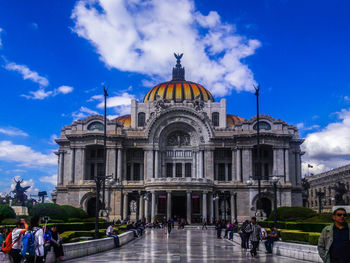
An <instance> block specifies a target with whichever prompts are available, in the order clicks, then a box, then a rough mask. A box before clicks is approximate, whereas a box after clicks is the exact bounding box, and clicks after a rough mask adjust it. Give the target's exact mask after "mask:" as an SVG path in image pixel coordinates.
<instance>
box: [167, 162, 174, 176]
mask: <svg viewBox="0 0 350 263" xmlns="http://www.w3.org/2000/svg"><path fill="white" fill-rule="evenodd" d="M166 177H173V164H172V163H167V164H166Z"/></svg>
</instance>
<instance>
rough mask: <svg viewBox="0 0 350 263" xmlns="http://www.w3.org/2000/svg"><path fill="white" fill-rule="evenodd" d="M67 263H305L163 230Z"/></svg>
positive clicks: (200, 234) (210, 235) (206, 235)
mask: <svg viewBox="0 0 350 263" xmlns="http://www.w3.org/2000/svg"><path fill="white" fill-rule="evenodd" d="M65 262H75V263H83V262H110V263H114V262H155V263H161V262H239V263H246V262H255V263H262V262H266V263H267V262H271V263H292V262H293V263H300V262H304V261H300V260H296V259H292V258H286V257H280V256H273V255H266V254H265V253H264V252H259V253H258V256H257V257H256V258H252V257H251V256H250V254H249V252H245V251H244V250H242V249H241V248H240V246H239V245H238V244H232V243H230V242H227V241H225V240H222V239H216V235H215V230H212V229H209V230H203V231H202V230H199V229H184V230H177V229H175V230H173V231H172V232H171V234H170V235H169V236H168V235H167V234H164V232H163V230H161V229H155V230H147V233H146V235H144V236H143V237H142V238H139V239H136V240H133V241H131V242H130V243H128V244H126V245H124V246H122V247H121V248H116V249H113V250H110V251H106V252H103V253H99V254H95V255H91V256H88V257H83V258H77V259H73V260H70V261H65Z"/></svg>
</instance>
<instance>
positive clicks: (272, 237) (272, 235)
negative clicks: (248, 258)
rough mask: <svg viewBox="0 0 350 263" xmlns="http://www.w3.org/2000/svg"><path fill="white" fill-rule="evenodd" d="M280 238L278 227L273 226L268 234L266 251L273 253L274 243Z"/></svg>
mask: <svg viewBox="0 0 350 263" xmlns="http://www.w3.org/2000/svg"><path fill="white" fill-rule="evenodd" d="M277 240H278V229H277V228H276V227H275V226H271V228H270V232H269V233H268V234H267V238H266V242H265V248H266V253H268V254H272V248H273V243H274V242H275V241H277Z"/></svg>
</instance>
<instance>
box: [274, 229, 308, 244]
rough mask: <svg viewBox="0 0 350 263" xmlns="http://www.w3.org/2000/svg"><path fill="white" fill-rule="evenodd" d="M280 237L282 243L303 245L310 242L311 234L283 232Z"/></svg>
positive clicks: (296, 231)
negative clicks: (295, 242)
mask: <svg viewBox="0 0 350 263" xmlns="http://www.w3.org/2000/svg"><path fill="white" fill-rule="evenodd" d="M280 236H281V239H282V241H297V242H301V243H308V242H309V233H305V232H301V231H298V230H281V231H280Z"/></svg>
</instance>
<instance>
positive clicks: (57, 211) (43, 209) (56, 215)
mask: <svg viewBox="0 0 350 263" xmlns="http://www.w3.org/2000/svg"><path fill="white" fill-rule="evenodd" d="M30 215H31V216H40V217H42V216H49V217H50V218H51V219H53V220H65V221H67V220H68V219H69V218H76V219H78V220H79V221H81V220H82V219H86V218H87V217H88V215H87V213H86V212H85V211H84V210H82V209H80V208H76V207H74V206H70V205H57V204H51V203H44V204H37V205H35V206H33V207H32V209H31V214H30Z"/></svg>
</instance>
